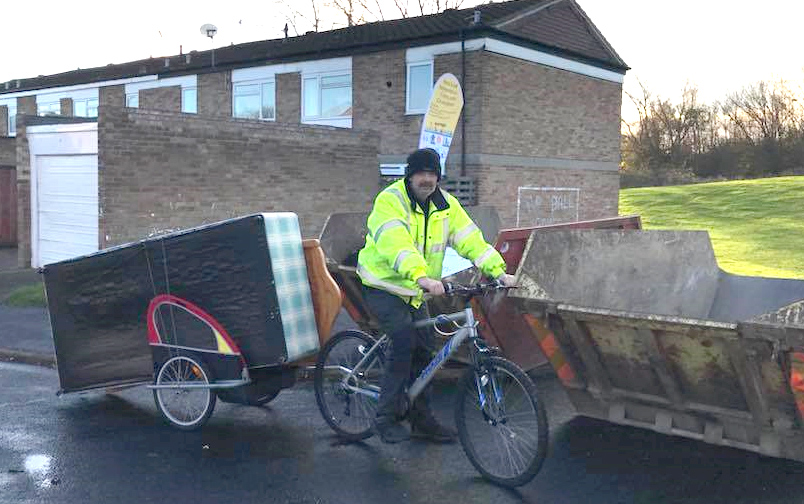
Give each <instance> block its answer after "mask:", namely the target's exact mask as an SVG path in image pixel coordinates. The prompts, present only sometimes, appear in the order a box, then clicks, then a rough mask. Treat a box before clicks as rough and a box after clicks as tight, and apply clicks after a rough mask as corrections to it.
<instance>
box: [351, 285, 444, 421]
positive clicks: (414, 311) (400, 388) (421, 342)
mask: <svg viewBox="0 0 804 504" xmlns="http://www.w3.org/2000/svg"><path fill="white" fill-rule="evenodd" d="M363 298H364V299H365V301H366V304H367V305H368V307H369V310H371V312H372V313H373V314H374V316H375V317H377V319H378V321H379V322H380V326H381V329H382V330H383V332H385V333H386V334H388V335H389V336H390V338H391V348H390V349H389V350H388V351H387V352H386V356H385V374H384V375H383V378H382V381H381V384H380V388H381V391H380V400H379V403H378V404H377V416H378V417H379V416H391V415H394V416H396V417H397V418H399V417H400V416H401V415H402V414H404V412H405V411H404V408H403V407H402V405H403V404H404V403H403V402H402V401H403V399H404V396H403V393H404V392H405V388H406V387H407V386H409V385H410V384H411V383H412V382H413V380H414V379H415V378H416V377H417V376H418V375H419V373H420V372H421V371H422V370H423V369H424V367H425V366H427V364H428V363H429V362H430V360H431V358H432V348H433V343H434V337H433V332H432V329H431V328H429V327H427V328H422V329H414V328H413V325H412V324H413V322H414V321H416V320H422V319H426V318H428V317H429V314H428V310H427V305H426V304H424V303H422V305H421V306H420V307H419V308H413V307H412V306H410V305H409V304H407V303H406V302H405V301H403V300H402V298H400V297H399V296H395V295H393V294H389V293H387V292H385V291H383V290H379V289H374V288H371V287H366V286H365V285H364V286H363ZM412 408H413V411H414V412H417V413H421V414H425V412H426V411H427V409H428V408H429V387H427V389H425V391H424V392H422V394H421V395H420V396H419V397H417V398H416V401H414V404H413V405H412Z"/></svg>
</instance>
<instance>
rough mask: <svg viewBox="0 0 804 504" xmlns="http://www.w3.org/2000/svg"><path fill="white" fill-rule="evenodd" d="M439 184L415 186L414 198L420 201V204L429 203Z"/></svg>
mask: <svg viewBox="0 0 804 504" xmlns="http://www.w3.org/2000/svg"><path fill="white" fill-rule="evenodd" d="M436 185H437V184H419V185H415V186H413V187H412V188H411V189H413V196H415V197H416V199H417V200H419V202H420V203H423V202H425V201H427V198H429V197H430V195H431V194H433V193H434V192H435V188H436Z"/></svg>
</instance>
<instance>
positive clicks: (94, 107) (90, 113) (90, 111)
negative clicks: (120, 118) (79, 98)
mask: <svg viewBox="0 0 804 504" xmlns="http://www.w3.org/2000/svg"><path fill="white" fill-rule="evenodd" d="M87 117H98V100H97V99H96V98H92V99H90V100H87Z"/></svg>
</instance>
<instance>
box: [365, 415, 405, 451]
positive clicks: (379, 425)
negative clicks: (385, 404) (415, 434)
mask: <svg viewBox="0 0 804 504" xmlns="http://www.w3.org/2000/svg"><path fill="white" fill-rule="evenodd" d="M374 430H375V431H376V432H377V434H378V435H379V436H380V439H381V440H382V442H383V443H388V444H393V443H401V442H402V441H407V440H409V439H410V433H409V432H408V429H406V428H405V426H404V425H402V424H401V423H399V422H398V421H397V420H396V418H395V417H394V416H393V415H381V416H380V415H378V416H377V418H376V419H375V420H374Z"/></svg>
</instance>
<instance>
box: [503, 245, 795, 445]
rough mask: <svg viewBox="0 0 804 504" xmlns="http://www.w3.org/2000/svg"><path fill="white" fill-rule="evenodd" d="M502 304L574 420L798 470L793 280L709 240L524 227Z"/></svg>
mask: <svg viewBox="0 0 804 504" xmlns="http://www.w3.org/2000/svg"><path fill="white" fill-rule="evenodd" d="M517 276H518V281H519V284H520V286H521V288H520V289H517V290H514V291H512V292H511V293H510V294H509V296H508V299H509V300H510V301H511V302H512V303H513V304H514V305H515V306H516V308H517V310H518V311H519V312H521V313H523V314H524V316H525V318H526V320H528V321H529V322H530V323H532V324H533V325H534V327H536V326H537V325H538V327H540V328H541V329H539V330H538V331H535V332H536V334H537V336H538V339H539V344H540V346H541V348H542V351H543V352H544V354H545V355H546V356H547V357H548V359H549V361H550V364H551V365H552V367H553V369H554V370H555V371H556V374H557V375H558V377H559V379H560V381H561V383H562V384H563V386H564V388H565V389H566V391H567V394H568V396H569V398H570V400H571V401H572V403H573V404H574V406H575V408H576V409H577V411H578V413H579V414H581V415H584V416H590V417H595V418H599V419H603V420H608V421H610V422H614V423H617V424H622V425H630V426H636V427H642V428H646V429H651V430H654V431H657V432H660V433H664V434H670V435H678V436H684V437H688V438H693V439H698V440H701V441H705V442H707V443H712V444H717V445H724V446H731V447H735V448H740V449H744V450H750V451H753V452H758V453H761V454H764V455H769V456H774V457H783V458H790V459H795V460H802V461H804V430H803V429H804V281H802V280H791V279H777V278H763V277H748V276H739V275H732V274H729V273H726V272H725V271H723V270H721V269H720V268H719V267H718V265H717V262H716V260H715V257H714V253H713V250H712V246H711V243H710V241H709V237H708V234H707V233H706V232H696V231H631V230H553V231H534V232H533V233H532V234H531V236H530V239H529V241H528V243H527V247H526V249H525V252H524V256H523V259H522V262H521V263H520V265H519V268H518V270H517Z"/></svg>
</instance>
